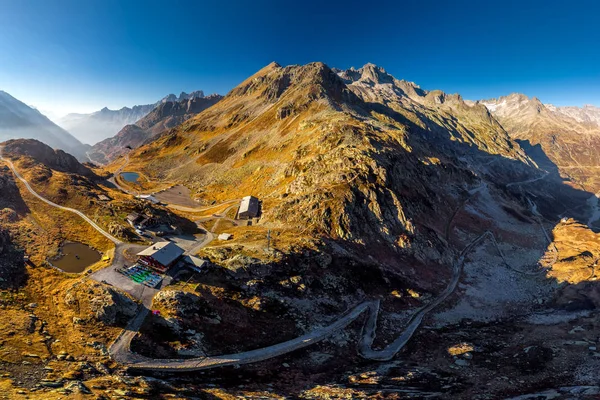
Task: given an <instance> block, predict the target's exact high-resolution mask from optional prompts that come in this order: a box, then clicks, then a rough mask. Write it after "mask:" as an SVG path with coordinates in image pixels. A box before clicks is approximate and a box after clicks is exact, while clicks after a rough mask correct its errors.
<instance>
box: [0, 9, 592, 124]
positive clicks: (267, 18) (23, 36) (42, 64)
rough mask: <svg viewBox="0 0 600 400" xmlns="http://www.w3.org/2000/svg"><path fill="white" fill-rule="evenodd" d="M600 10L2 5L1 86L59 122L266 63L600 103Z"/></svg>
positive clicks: (236, 76) (218, 86)
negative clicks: (374, 70) (372, 71)
mask: <svg viewBox="0 0 600 400" xmlns="http://www.w3.org/2000/svg"><path fill="white" fill-rule="evenodd" d="M597 3H599V2H595V1H568V2H567V1H554V0H546V1H527V0H521V1H510V0H509V1H506V0H503V1H485V0H481V1H461V0H452V1H448V0H444V1H442V0H439V1H431V0H420V1H390V2H386V1H361V2H354V1H351V0H345V1H332V0H319V1H294V2H287V1H277V2H276V1H262V0H254V1H225V0H221V1H176V0H169V1H166V0H165V1H153V0H146V1H134V0H77V1H71V0H0V89H3V90H5V91H7V92H9V93H11V94H13V95H14V96H15V97H17V98H19V99H21V100H23V101H24V102H26V103H27V104H31V105H34V106H36V107H38V108H40V109H41V110H43V111H48V112H52V113H56V114H63V113H66V112H72V111H79V112H81V111H93V110H96V109H99V108H101V107H104V106H108V107H109V108H120V107H122V106H126V105H127V106H131V105H134V104H143V103H150V102H154V101H156V100H158V99H159V98H161V97H163V96H164V95H166V94H168V93H171V92H173V93H179V92H180V91H182V90H183V91H192V90H197V89H203V90H204V91H205V92H208V93H210V92H218V93H223V94H224V93H226V92H227V91H229V90H230V89H231V88H233V87H234V86H235V85H237V84H238V83H239V82H241V81H242V80H243V79H244V78H246V77H247V76H249V75H251V74H252V73H254V72H255V71H257V70H258V69H260V68H261V67H263V66H264V65H266V64H268V63H269V62H271V61H277V62H278V63H280V64H283V65H286V64H303V63H307V62H311V61H323V62H325V63H326V64H328V65H330V66H335V67H338V68H348V67H350V66H356V67H359V66H361V65H363V64H365V63H367V62H373V63H375V64H378V65H380V66H383V67H384V68H386V70H388V72H390V73H392V74H393V75H394V76H396V77H397V78H403V79H407V80H411V81H414V82H416V83H418V84H419V85H421V87H423V88H425V89H442V90H444V91H446V92H451V93H454V92H459V93H461V94H462V95H463V96H464V97H465V98H469V99H477V98H489V97H496V96H499V95H504V94H508V93H510V92H514V91H517V92H523V93H525V94H527V95H530V96H537V97H539V98H540V99H541V100H542V101H544V102H551V103H555V104H558V105H582V104H584V103H592V104H596V105H600V51H599V50H598V44H599V43H600V28H599V27H598V25H599V24H598V16H599V15H600V5H598V4H597Z"/></svg>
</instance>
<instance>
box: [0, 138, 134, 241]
mask: <svg viewBox="0 0 600 400" xmlns="http://www.w3.org/2000/svg"><path fill="white" fill-rule="evenodd" d="M3 150H4V148H3V147H0V159H2V160H4V161H5V162H6V163H7V164H8V166H9V167H10V169H11V170H12V172H13V173H14V174H15V176H16V177H17V178H18V179H19V180H20V181H21V182H23V184H24V185H25V187H26V188H27V190H28V191H29V192H30V193H31V194H32V195H34V196H35V197H37V198H38V199H39V200H41V201H43V202H44V203H46V204H49V205H51V206H52V207H56V208H59V209H61V210H64V211H69V212H72V213H74V214H77V215H79V216H80V217H81V218H83V219H84V220H85V222H87V223H88V224H90V225H91V226H92V227H93V228H94V229H96V230H97V231H98V232H100V233H101V234H102V235H104V236H105V237H106V238H108V239H109V240H110V241H112V242H113V243H115V244H120V243H123V242H121V241H120V240H119V239H117V238H116V237H114V236H113V235H111V234H110V233H108V232H106V231H105V230H104V229H102V228H100V226H98V225H97V224H96V223H95V222H94V221H92V220H91V219H90V218H88V217H87V216H86V215H85V214H84V213H82V212H81V211H79V210H76V209H74V208H70V207H63V206H61V205H59V204H56V203H54V202H52V201H50V200H48V199H46V198H45V197H42V196H40V195H39V194H38V193H37V192H36V191H35V190H33V188H32V187H31V186H30V185H29V182H27V181H26V180H25V178H23V177H22V176H21V175H20V174H19V172H18V171H17V170H16V168H15V166H14V165H13V163H12V162H11V161H10V160H9V159H7V158H4V157H2V151H3Z"/></svg>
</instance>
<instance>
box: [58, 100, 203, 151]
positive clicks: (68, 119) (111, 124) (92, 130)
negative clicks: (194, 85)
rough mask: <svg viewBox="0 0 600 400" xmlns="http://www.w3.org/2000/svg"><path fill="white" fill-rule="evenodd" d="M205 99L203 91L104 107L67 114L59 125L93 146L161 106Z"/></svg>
mask: <svg viewBox="0 0 600 400" xmlns="http://www.w3.org/2000/svg"><path fill="white" fill-rule="evenodd" d="M203 97H204V92H203V91H202V90H197V91H194V92H192V93H190V94H187V93H185V92H181V94H180V95H179V96H176V95H174V94H169V95H167V96H165V97H163V98H162V99H161V100H159V101H157V102H156V103H153V104H144V105H136V106H133V107H131V108H130V107H123V108H121V109H119V110H110V109H108V108H107V107H104V108H103V109H101V110H99V111H96V112H93V113H90V114H67V115H65V116H64V117H62V118H60V119H59V120H58V121H57V123H58V124H59V125H60V126H62V127H63V128H65V129H66V130H68V131H69V132H71V133H72V134H73V135H75V136H76V137H78V138H79V139H80V140H82V141H84V142H85V143H89V144H91V145H93V144H95V143H98V142H100V141H102V140H104V139H107V138H110V137H112V136H114V135H116V134H117V133H118V132H119V131H120V130H121V129H122V128H123V127H125V126H126V125H130V124H134V123H135V122H137V121H138V120H140V119H141V118H143V117H145V116H146V115H147V114H148V113H149V112H151V111H152V110H154V108H156V107H158V106H160V105H161V104H164V103H168V102H173V101H183V100H190V99H195V98H203Z"/></svg>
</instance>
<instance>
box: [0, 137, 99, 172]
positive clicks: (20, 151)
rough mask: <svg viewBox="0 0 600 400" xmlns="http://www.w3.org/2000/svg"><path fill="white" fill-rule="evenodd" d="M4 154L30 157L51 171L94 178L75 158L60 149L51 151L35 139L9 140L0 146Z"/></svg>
mask: <svg viewBox="0 0 600 400" xmlns="http://www.w3.org/2000/svg"><path fill="white" fill-rule="evenodd" d="M2 146H4V153H5V154H6V155H9V156H17V157H20V156H23V157H30V158H31V159H33V160H34V161H35V162H36V163H41V164H43V165H45V166H47V167H49V168H51V169H54V170H57V171H60V172H68V173H73V174H79V175H84V176H94V173H93V172H92V171H91V170H90V169H89V168H88V167H86V166H85V165H83V164H81V163H80V162H79V161H77V159H76V158H75V157H73V156H72V155H70V154H69V153H66V152H64V151H62V150H60V149H52V148H51V147H50V146H48V145H46V144H44V143H42V142H40V141H39V140H35V139H11V140H8V141H6V142H4V143H3V144H2Z"/></svg>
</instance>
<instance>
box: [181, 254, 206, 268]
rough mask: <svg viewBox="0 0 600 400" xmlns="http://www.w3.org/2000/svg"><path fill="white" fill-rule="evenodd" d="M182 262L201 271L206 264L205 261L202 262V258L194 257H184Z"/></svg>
mask: <svg viewBox="0 0 600 400" xmlns="http://www.w3.org/2000/svg"><path fill="white" fill-rule="evenodd" d="M183 261H185V262H186V263H187V264H189V265H190V266H192V267H194V268H196V269H201V268H204V267H206V264H207V263H208V261H207V260H203V259H202V258H198V257H194V256H185V257H184V258H183Z"/></svg>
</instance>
